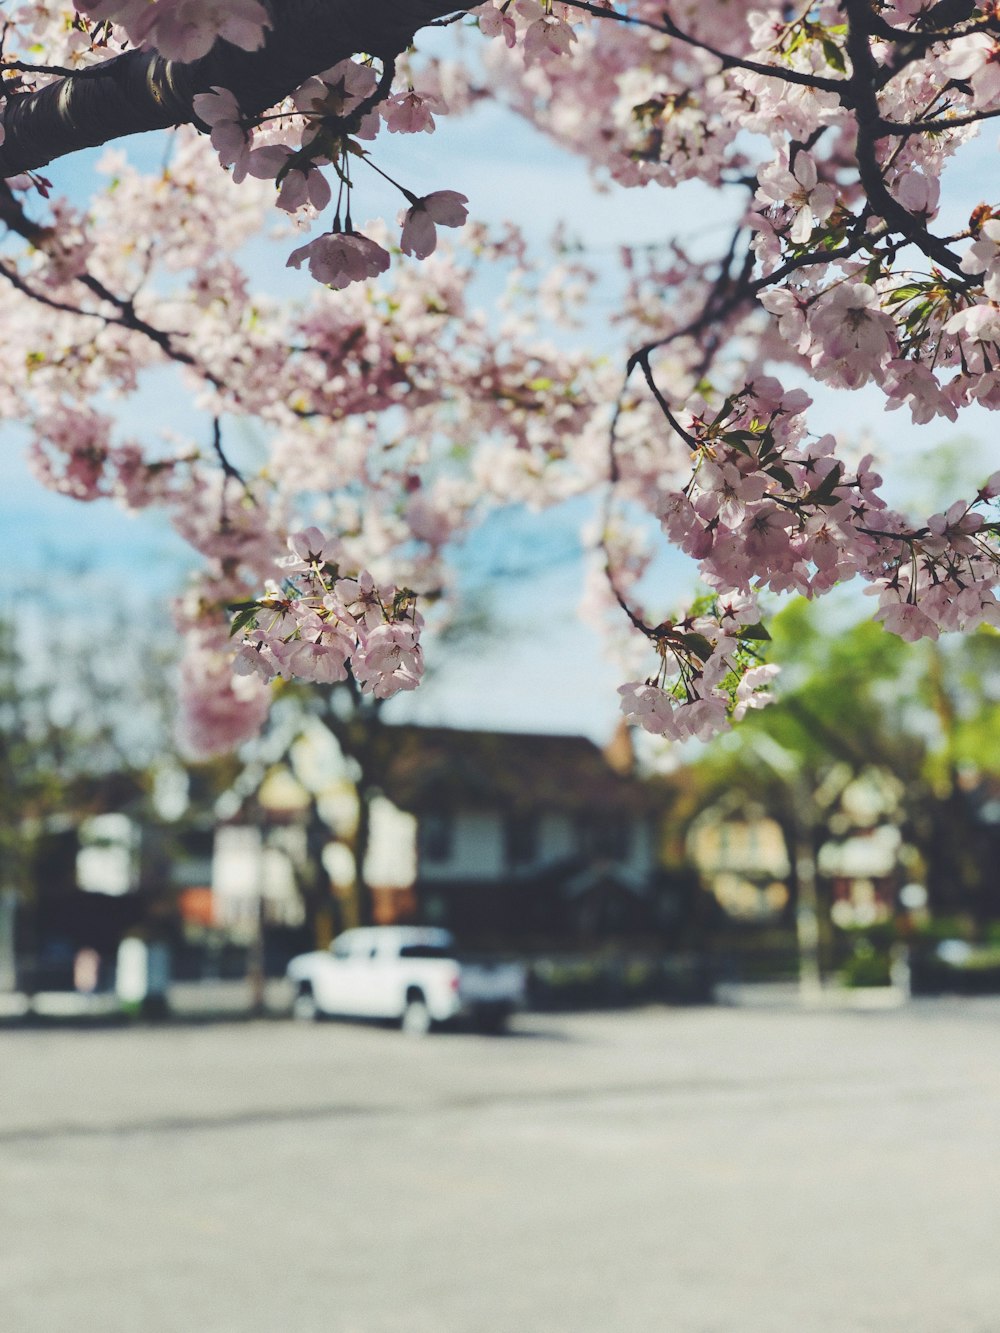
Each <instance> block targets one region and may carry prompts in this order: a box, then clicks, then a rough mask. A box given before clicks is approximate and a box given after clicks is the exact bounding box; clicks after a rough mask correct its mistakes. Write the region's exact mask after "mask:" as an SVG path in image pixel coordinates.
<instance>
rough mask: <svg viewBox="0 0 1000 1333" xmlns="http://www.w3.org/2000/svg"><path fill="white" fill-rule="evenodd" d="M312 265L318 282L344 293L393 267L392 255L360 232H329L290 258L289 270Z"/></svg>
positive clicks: (301, 248) (311, 271)
mask: <svg viewBox="0 0 1000 1333" xmlns="http://www.w3.org/2000/svg"><path fill="white" fill-rule="evenodd" d="M306 261H308V266H309V272H310V274H311V276H312V277H314V278H315V279H316V281H317V282H322V283H324V284H325V285H326V286H327V287H332V288H333V289H334V290H335V291H341V290H343V288H344V287H348V286H350V284H351V283H352V282H364V281H366V280H367V279H368V278H375V277H378V275H379V274H380V273H384V272H385V271H386V269H387V268H388V267H389V252H388V251H387V250H384V249H383V248H382V246H381V245H379V244H378V242H377V241H373V240H372V239H371V238H370V237H368V236H364V235H362V234H361V233H360V232H333V231H331V232H325V233H324V234H323V235H322V236H318V237H316V239H315V240H312V241H309V242H308V244H306V245H301V246H299V248H298V249H297V250H293V251H292V253H291V254H290V255H289V256H288V260H287V263H286V267H288V268H301V267H302V265H303V263H304V262H306Z"/></svg>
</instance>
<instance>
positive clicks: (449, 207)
mask: <svg viewBox="0 0 1000 1333" xmlns="http://www.w3.org/2000/svg"><path fill="white" fill-rule="evenodd" d="M468 202H469V201H468V199H467V198H466V197H465V195H464V194H458V193H456V191H455V190H436V191H435V192H434V193H433V194H427V195H424V197H423V198H422V199H418V200H417V201H416V203H415V204H413V205H412V206H411V207H410V208H408V209H407V210H406V212H405V213H404V214H403V216H402V217H401V219H400V221H401V222H402V224H403V234H402V238H401V240H400V246H401V248H402V251H403V253H404V254H406V255H413V256H414V257H415V258H417V259H426V258H427V256H428V255H430V254H433V253H434V251H435V249H436V248H437V227H439V226H441V227H461V226H463V225H464V224H465V222H466V219H467V218H468V216H469V210H468V207H467V205H468Z"/></svg>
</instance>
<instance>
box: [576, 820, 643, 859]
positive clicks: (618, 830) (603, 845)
mask: <svg viewBox="0 0 1000 1333" xmlns="http://www.w3.org/2000/svg"><path fill="white" fill-rule="evenodd" d="M631 831H632V830H631V828H630V827H629V821H628V820H627V819H626V817H625V816H624V815H595V816H594V817H593V818H592V819H591V820H590V821H589V823H588V825H587V830H586V832H587V845H588V847H589V850H590V854H591V856H597V857H600V858H601V859H602V860H605V861H625V860H627V859H628V854H629V844H630V842H631V838H630V834H631Z"/></svg>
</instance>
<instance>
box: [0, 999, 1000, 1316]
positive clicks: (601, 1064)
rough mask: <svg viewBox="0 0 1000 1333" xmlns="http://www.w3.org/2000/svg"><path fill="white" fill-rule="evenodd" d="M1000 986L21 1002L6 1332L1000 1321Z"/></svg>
mask: <svg viewBox="0 0 1000 1333" xmlns="http://www.w3.org/2000/svg"><path fill="white" fill-rule="evenodd" d="M998 1242H1000V1004H998V1003H997V1002H994V1001H972V1002H961V1001H953V1002H918V1003H916V1004H913V1005H911V1006H909V1007H908V1008H906V1009H904V1010H899V1011H889V1012H884V1013H872V1014H860V1013H843V1012H841V1013H828V1012H801V1011H792V1010H786V1011H777V1010H775V1011H756V1010H735V1009H721V1008H720V1009H696V1010H666V1009H649V1010H644V1011H641V1012H637V1013H631V1014H626V1015H620V1014H618V1015H610V1014H605V1015H583V1016H574V1017H569V1018H566V1017H559V1018H549V1017H538V1016H534V1017H523V1018H521V1019H519V1020H518V1021H517V1023H516V1031H515V1032H514V1034H513V1035H511V1036H509V1037H507V1038H502V1039H494V1040H490V1039H485V1038H478V1037H472V1036H461V1035H442V1036H435V1037H431V1038H429V1039H426V1040H423V1041H421V1040H414V1039H412V1038H406V1037H403V1036H402V1035H401V1034H399V1033H396V1032H390V1031H385V1030H382V1029H370V1028H366V1027H358V1026H350V1025H345V1024H334V1023H325V1024H320V1025H316V1026H305V1025H297V1024H293V1023H291V1022H287V1023H282V1022H274V1021H271V1022H259V1023H226V1024H217V1025H212V1026H202V1027H190V1026H189V1027H182V1026H174V1027H169V1026H168V1027H164V1028H161V1029H112V1030H86V1031H72V1030H56V1031H34V1030H16V1031H7V1032H0V1329H2V1330H3V1333H71V1331H72V1333H285V1330H295V1331H296V1333H313V1330H315V1331H316V1333H320V1331H322V1333H612V1331H614V1333H618V1330H624V1331H625V1333H630V1331H631V1330H637V1331H639V1330H653V1331H655V1333H661V1331H662V1333H689V1331H691V1333H695V1331H697V1333H758V1330H759V1333H827V1331H829V1333H855V1331H856V1330H873V1331H874V1330H878V1333H896V1331H897V1330H898V1333H998V1331H1000V1244H998Z"/></svg>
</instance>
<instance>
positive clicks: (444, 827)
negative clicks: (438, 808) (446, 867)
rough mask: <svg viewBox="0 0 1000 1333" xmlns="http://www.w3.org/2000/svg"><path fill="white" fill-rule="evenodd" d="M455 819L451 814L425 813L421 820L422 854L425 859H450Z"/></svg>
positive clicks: (453, 840)
mask: <svg viewBox="0 0 1000 1333" xmlns="http://www.w3.org/2000/svg"><path fill="white" fill-rule="evenodd" d="M454 842H455V821H454V819H453V818H452V817H451V815H450V814H430V815H424V816H423V818H422V819H421V821H420V855H421V856H422V857H423V859H424V860H425V861H450V860H451V856H452V849H453V846H454Z"/></svg>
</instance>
